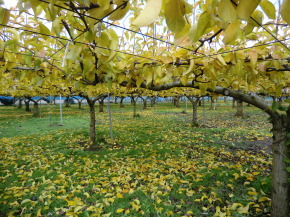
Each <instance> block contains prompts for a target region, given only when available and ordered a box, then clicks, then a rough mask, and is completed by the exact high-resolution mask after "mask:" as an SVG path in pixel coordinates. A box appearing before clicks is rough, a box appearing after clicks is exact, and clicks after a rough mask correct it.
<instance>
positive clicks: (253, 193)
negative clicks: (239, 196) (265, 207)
mask: <svg viewBox="0 0 290 217" xmlns="http://www.w3.org/2000/svg"><path fill="white" fill-rule="evenodd" d="M248 194H249V195H252V196H257V195H258V193H257V192H255V191H249V192H248Z"/></svg>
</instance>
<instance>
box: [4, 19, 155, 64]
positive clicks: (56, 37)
mask: <svg viewBox="0 0 290 217" xmlns="http://www.w3.org/2000/svg"><path fill="white" fill-rule="evenodd" d="M0 26H4V27H7V28H13V29H17V30H22V31H25V32H30V33H33V34H37V35H43V36H48V37H51V38H54V39H60V40H65V41H71V40H70V39H68V38H62V37H58V36H53V35H48V34H44V33H40V32H34V31H31V30H26V29H22V28H19V27H14V26H8V25H4V24H0ZM75 43H78V44H83V45H87V46H93V47H97V48H101V49H105V50H110V51H115V52H118V53H122V54H126V55H130V56H135V57H139V58H143V59H148V60H152V61H155V59H152V58H149V57H144V56H141V55H138V54H132V53H128V52H125V51H120V50H113V49H110V48H106V47H101V46H98V45H94V44H89V43H84V42H80V41H75Z"/></svg>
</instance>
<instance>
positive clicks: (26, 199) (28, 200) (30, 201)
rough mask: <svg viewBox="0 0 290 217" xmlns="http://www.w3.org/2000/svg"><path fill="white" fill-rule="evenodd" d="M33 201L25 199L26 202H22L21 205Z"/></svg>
mask: <svg viewBox="0 0 290 217" xmlns="http://www.w3.org/2000/svg"><path fill="white" fill-rule="evenodd" d="M31 201H32V200H30V199H25V200H23V201H22V202H21V204H24V203H27V202H31Z"/></svg>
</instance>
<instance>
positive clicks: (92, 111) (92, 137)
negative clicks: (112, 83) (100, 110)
mask: <svg viewBox="0 0 290 217" xmlns="http://www.w3.org/2000/svg"><path fill="white" fill-rule="evenodd" d="M87 102H88V104H89V107H90V145H91V146H94V145H96V114H95V101H94V100H91V99H89V98H87Z"/></svg>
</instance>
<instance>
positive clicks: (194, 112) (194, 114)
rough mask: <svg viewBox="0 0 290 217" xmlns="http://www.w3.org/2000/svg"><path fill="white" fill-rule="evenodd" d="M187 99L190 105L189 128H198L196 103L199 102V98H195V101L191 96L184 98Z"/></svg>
mask: <svg viewBox="0 0 290 217" xmlns="http://www.w3.org/2000/svg"><path fill="white" fill-rule="evenodd" d="M186 97H187V99H188V100H189V101H190V102H191V105H192V121H191V126H192V127H198V126H199V124H198V120H197V106H198V102H199V101H200V97H196V100H194V97H192V96H186Z"/></svg>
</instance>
